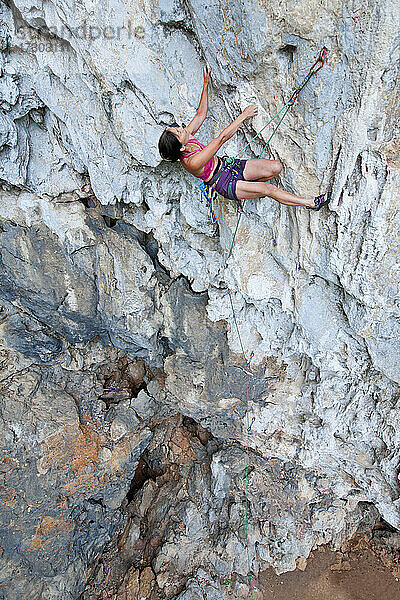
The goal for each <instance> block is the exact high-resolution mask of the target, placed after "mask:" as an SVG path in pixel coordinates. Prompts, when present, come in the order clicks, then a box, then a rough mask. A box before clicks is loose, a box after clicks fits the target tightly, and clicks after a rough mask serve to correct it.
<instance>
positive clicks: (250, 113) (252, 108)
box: [242, 104, 258, 119]
mask: <svg viewBox="0 0 400 600" xmlns="http://www.w3.org/2000/svg"><path fill="white" fill-rule="evenodd" d="M257 113H258V106H257V104H250V105H249V106H246V108H245V109H244V111H243V112H242V115H243V116H244V118H245V119H250V118H251V117H255V116H256V114H257Z"/></svg>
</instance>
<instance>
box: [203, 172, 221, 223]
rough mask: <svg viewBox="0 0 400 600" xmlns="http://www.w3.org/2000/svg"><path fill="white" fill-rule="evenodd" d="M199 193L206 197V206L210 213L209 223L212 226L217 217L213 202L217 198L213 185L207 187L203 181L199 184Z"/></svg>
mask: <svg viewBox="0 0 400 600" xmlns="http://www.w3.org/2000/svg"><path fill="white" fill-rule="evenodd" d="M199 187H200V190H201V193H202V194H203V195H204V196H205V197H206V200H207V206H208V210H209V213H210V220H211V223H212V224H214V223H216V222H217V220H218V219H217V215H216V214H215V210H214V202H216V200H217V198H218V193H217V190H216V189H215V184H214V183H213V184H212V185H207V184H206V183H205V182H204V181H203V183H201V184H200V186H199Z"/></svg>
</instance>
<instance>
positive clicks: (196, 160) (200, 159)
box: [186, 104, 257, 171]
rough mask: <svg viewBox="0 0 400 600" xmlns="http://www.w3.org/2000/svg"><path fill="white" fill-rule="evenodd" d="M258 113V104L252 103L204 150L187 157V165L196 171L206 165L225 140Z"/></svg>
mask: <svg viewBox="0 0 400 600" xmlns="http://www.w3.org/2000/svg"><path fill="white" fill-rule="evenodd" d="M256 114H257V105H256V104H250V106H247V107H246V108H245V109H244V111H243V112H242V113H241V114H240V115H239V116H238V117H237V118H236V119H235V120H234V121H232V123H230V124H229V125H228V127H225V129H224V130H223V131H222V132H221V133H220V134H219V136H218V137H216V138H214V139H213V140H211V142H210V143H209V144H207V146H206V147H205V148H203V150H200V151H199V152H196V153H195V154H193V156H191V157H190V158H188V159H187V163H186V164H187V166H189V167H190V168H191V169H193V170H194V171H196V170H200V169H201V168H202V167H204V165H205V164H206V163H207V162H208V161H209V160H210V158H212V157H213V156H214V155H215V154H216V153H217V152H218V150H219V149H220V148H221V146H222V145H223V144H225V142H227V141H228V140H230V139H231V137H232V136H233V135H234V134H235V133H236V132H237V130H238V129H239V127H240V126H241V125H242V124H243V122H244V121H245V120H246V119H249V118H250V117H254V116H255V115H256Z"/></svg>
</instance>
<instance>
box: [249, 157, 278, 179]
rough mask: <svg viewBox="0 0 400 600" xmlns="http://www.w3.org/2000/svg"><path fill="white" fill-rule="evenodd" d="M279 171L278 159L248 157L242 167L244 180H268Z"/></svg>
mask: <svg viewBox="0 0 400 600" xmlns="http://www.w3.org/2000/svg"><path fill="white" fill-rule="evenodd" d="M281 171H282V165H281V163H280V162H279V160H269V159H268V158H250V159H249V160H248V161H247V162H246V166H245V167H244V170H243V177H244V179H245V180H246V181H268V179H272V178H273V177H276V175H279V173H280V172H281Z"/></svg>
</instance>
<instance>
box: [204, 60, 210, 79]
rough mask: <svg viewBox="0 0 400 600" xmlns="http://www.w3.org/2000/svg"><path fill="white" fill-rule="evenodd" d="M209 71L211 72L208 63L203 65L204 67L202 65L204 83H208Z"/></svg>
mask: <svg viewBox="0 0 400 600" xmlns="http://www.w3.org/2000/svg"><path fill="white" fill-rule="evenodd" d="M210 73H211V67H210V65H209V64H206V65H204V67H203V76H204V83H208V80H209V79H210Z"/></svg>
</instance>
